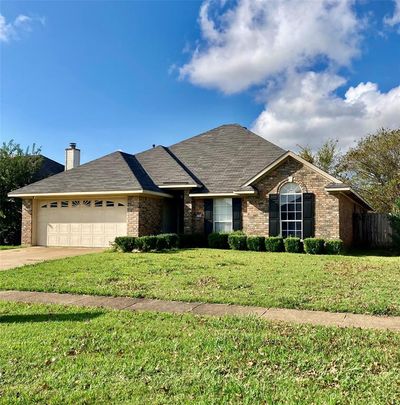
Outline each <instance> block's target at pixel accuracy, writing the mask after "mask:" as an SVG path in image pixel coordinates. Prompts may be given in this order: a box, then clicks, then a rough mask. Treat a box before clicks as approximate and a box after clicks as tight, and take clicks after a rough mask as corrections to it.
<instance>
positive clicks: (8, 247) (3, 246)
mask: <svg viewBox="0 0 400 405" xmlns="http://www.w3.org/2000/svg"><path fill="white" fill-rule="evenodd" d="M22 247H23V246H21V245H0V250H10V249H20V248H22Z"/></svg>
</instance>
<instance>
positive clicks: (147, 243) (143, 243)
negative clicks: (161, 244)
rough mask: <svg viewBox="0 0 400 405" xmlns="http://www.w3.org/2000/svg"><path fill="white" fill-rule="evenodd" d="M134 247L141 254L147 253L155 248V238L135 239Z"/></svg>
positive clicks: (142, 237) (143, 237)
mask: <svg viewBox="0 0 400 405" xmlns="http://www.w3.org/2000/svg"><path fill="white" fill-rule="evenodd" d="M135 244H136V247H137V248H138V249H139V250H141V251H142V252H149V251H150V250H155V249H156V248H157V236H140V237H139V238H136V243H135Z"/></svg>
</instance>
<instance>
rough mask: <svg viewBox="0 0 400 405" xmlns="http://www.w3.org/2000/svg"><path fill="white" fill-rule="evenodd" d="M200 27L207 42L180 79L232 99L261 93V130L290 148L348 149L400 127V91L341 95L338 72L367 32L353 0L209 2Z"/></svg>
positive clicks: (354, 90) (365, 89)
mask: <svg viewBox="0 0 400 405" xmlns="http://www.w3.org/2000/svg"><path fill="white" fill-rule="evenodd" d="M397 5H398V6H399V5H400V0H397ZM396 10H397V11H398V12H399V13H400V7H398V8H397V9H396ZM397 11H396V12H395V14H394V15H393V17H392V18H391V20H390V23H394V21H397V17H396V16H397ZM399 17H400V16H399ZM199 24H200V28H201V33H202V41H201V42H200V45H199V46H198V47H197V49H196V50H195V51H194V52H193V54H192V56H191V59H190V61H189V62H188V63H187V64H185V65H184V66H182V67H181V68H180V77H181V78H185V79H187V80H189V81H190V82H192V83H193V84H195V85H198V86H203V87H209V88H216V89H218V90H220V91H222V92H224V93H227V94H231V93H236V92H241V91H244V90H246V89H248V88H250V87H252V86H257V87H256V88H257V89H258V94H259V96H258V97H257V101H261V102H263V103H264V104H265V108H264V111H263V112H262V113H261V114H260V115H259V117H258V118H257V119H256V120H255V122H254V125H253V130H254V131H255V132H257V133H259V134H260V135H262V136H265V138H267V139H270V140H272V141H274V142H276V143H277V144H279V145H282V146H285V147H287V148H290V149H294V148H295V147H296V145H297V144H301V145H306V144H310V145H312V146H317V145H320V144H321V143H322V142H323V141H324V140H326V139H327V138H335V139H338V140H339V142H340V143H341V145H342V146H344V147H348V146H350V145H351V144H352V143H353V142H354V141H355V140H357V139H359V138H360V137H362V136H365V135H366V134H368V133H370V132H374V131H375V130H376V129H378V128H379V127H389V128H390V127H399V126H400V86H399V87H395V88H393V89H392V90H390V91H388V92H387V93H382V92H380V90H379V89H378V86H377V85H376V84H374V83H370V82H367V83H359V84H358V85H357V86H355V87H350V88H348V89H347V91H346V92H345V95H344V96H343V97H341V96H339V95H338V92H337V91H338V89H339V88H341V90H342V89H343V86H345V85H346V82H347V80H346V79H345V78H344V77H342V76H341V75H339V74H337V72H338V71H339V69H340V68H341V67H347V66H350V65H351V62H352V61H353V59H354V58H355V57H357V56H359V55H360V49H361V41H362V33H363V32H364V30H365V29H366V28H367V25H366V23H365V21H364V20H362V19H360V18H359V17H358V16H357V15H356V12H355V10H354V9H353V1H352V0H318V1H317V0H315V1H298V0H238V1H237V2H236V3H233V5H232V3H227V2H225V1H224V0H221V1H219V2H217V1H211V0H206V1H205V2H204V3H203V5H202V7H201V9H200V15H199ZM321 61H323V62H324V63H323V64H321V63H319V66H324V67H323V68H321V67H319V69H318V71H313V70H314V68H315V66H316V64H317V63H318V62H321ZM399 84H400V83H399Z"/></svg>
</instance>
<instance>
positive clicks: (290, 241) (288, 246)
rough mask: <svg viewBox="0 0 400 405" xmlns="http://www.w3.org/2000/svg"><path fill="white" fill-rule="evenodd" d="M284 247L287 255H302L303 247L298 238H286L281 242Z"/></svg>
mask: <svg viewBox="0 0 400 405" xmlns="http://www.w3.org/2000/svg"><path fill="white" fill-rule="evenodd" d="M283 243H284V245H285V250H286V252H288V253H302V252H303V246H302V243H301V240H300V238H293V237H290V238H286V239H284V241H283Z"/></svg>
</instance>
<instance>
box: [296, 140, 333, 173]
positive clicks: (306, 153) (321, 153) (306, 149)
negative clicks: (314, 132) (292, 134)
mask: <svg viewBox="0 0 400 405" xmlns="http://www.w3.org/2000/svg"><path fill="white" fill-rule="evenodd" d="M299 148H300V152H299V156H300V157H302V158H303V159H305V160H307V162H310V163H312V164H314V165H315V166H317V167H319V168H320V169H322V170H324V171H325V172H327V173H329V174H331V175H332V176H338V175H339V162H340V159H341V153H340V150H339V146H338V141H337V140H334V139H328V140H327V141H326V142H325V143H323V144H322V146H321V147H320V148H319V149H317V151H316V152H313V150H312V149H311V147H310V146H300V145H299Z"/></svg>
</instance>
